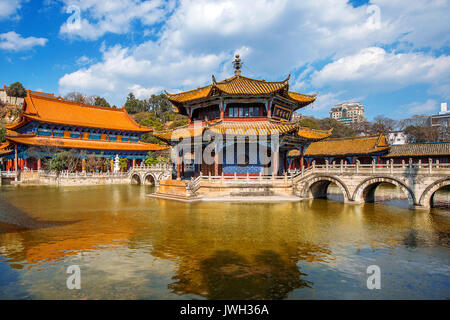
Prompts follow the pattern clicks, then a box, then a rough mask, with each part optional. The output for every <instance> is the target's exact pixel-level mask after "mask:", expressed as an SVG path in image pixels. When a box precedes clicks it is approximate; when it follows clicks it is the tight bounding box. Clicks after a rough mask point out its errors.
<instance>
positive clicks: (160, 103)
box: [147, 93, 173, 124]
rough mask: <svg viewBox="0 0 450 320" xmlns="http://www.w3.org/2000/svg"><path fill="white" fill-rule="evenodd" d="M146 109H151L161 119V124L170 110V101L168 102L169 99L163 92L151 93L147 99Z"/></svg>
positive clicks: (164, 121)
mask: <svg viewBox="0 0 450 320" xmlns="http://www.w3.org/2000/svg"><path fill="white" fill-rule="evenodd" d="M147 106H148V109H147V111H153V112H155V114H156V115H157V116H158V118H160V119H161V122H162V123H163V124H165V123H166V121H167V115H168V113H170V112H172V111H173V109H172V103H170V101H169V99H168V98H167V96H166V95H165V94H164V93H161V94H158V95H155V94H152V95H151V97H150V98H149V99H148V100H147Z"/></svg>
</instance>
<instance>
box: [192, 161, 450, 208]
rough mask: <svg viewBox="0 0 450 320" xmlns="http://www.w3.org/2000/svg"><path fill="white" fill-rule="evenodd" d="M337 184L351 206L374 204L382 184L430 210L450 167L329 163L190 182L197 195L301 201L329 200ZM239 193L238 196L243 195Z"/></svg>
mask: <svg viewBox="0 0 450 320" xmlns="http://www.w3.org/2000/svg"><path fill="white" fill-rule="evenodd" d="M331 183H334V184H336V185H337V186H338V187H339V189H340V190H341V191H342V194H343V196H344V201H345V202H347V203H364V202H373V201H374V200H375V199H374V198H375V196H374V195H375V189H376V187H377V186H378V185H380V184H381V183H388V184H392V185H395V186H397V187H399V188H400V189H401V190H403V192H404V193H405V195H406V196H407V197H408V200H409V205H410V207H411V208H415V209H420V208H423V209H428V208H430V207H431V206H432V204H433V196H434V193H435V192H436V191H437V190H439V189H440V188H443V187H445V186H448V185H450V164H439V163H431V162H430V163H424V164H421V163H419V164H412V163H409V164H407V163H406V164H405V163H403V164H393V163H392V162H391V163H388V164H375V163H372V164H368V165H361V164H359V163H357V164H345V163H340V164H332V165H329V164H325V165H315V164H314V162H313V164H312V166H311V167H309V168H307V169H305V170H303V171H301V172H295V173H289V174H285V175H284V176H262V175H260V176H256V177H255V176H225V177H224V176H200V177H198V178H196V179H193V180H191V181H188V182H187V183H186V189H187V191H188V193H189V194H192V195H193V196H196V195H200V196H201V197H208V194H212V195H213V196H216V197H217V195H220V194H219V193H218V192H219V191H220V192H222V194H224V193H223V192H224V191H225V190H228V193H234V194H236V193H237V190H240V191H239V192H240V194H245V193H246V194H248V195H251V194H252V193H255V194H257V193H261V194H264V192H265V194H267V195H270V194H275V195H276V194H278V195H279V194H284V195H290V196H292V195H295V196H297V197H299V199H309V198H326V196H327V188H328V186H329V185H330V184H331ZM239 192H238V193H239Z"/></svg>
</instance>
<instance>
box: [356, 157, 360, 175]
mask: <svg viewBox="0 0 450 320" xmlns="http://www.w3.org/2000/svg"><path fill="white" fill-rule="evenodd" d="M356 173H359V160H358V159H356Z"/></svg>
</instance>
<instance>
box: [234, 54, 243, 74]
mask: <svg viewBox="0 0 450 320" xmlns="http://www.w3.org/2000/svg"><path fill="white" fill-rule="evenodd" d="M233 67H234V74H235V75H236V76H240V75H241V68H242V61H241V59H240V58H239V55H238V54H237V55H236V56H235V59H234V61H233Z"/></svg>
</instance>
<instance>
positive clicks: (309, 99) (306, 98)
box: [288, 91, 316, 103]
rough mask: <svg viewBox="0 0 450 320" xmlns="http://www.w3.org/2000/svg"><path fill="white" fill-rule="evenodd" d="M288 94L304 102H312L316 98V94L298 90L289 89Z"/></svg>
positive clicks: (293, 98)
mask: <svg viewBox="0 0 450 320" xmlns="http://www.w3.org/2000/svg"><path fill="white" fill-rule="evenodd" d="M288 96H289V98H291V99H292V100H295V101H297V102H303V103H311V102H314V101H315V100H316V95H315V94H314V95H309V94H303V93H298V92H294V91H289V92H288Z"/></svg>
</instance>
